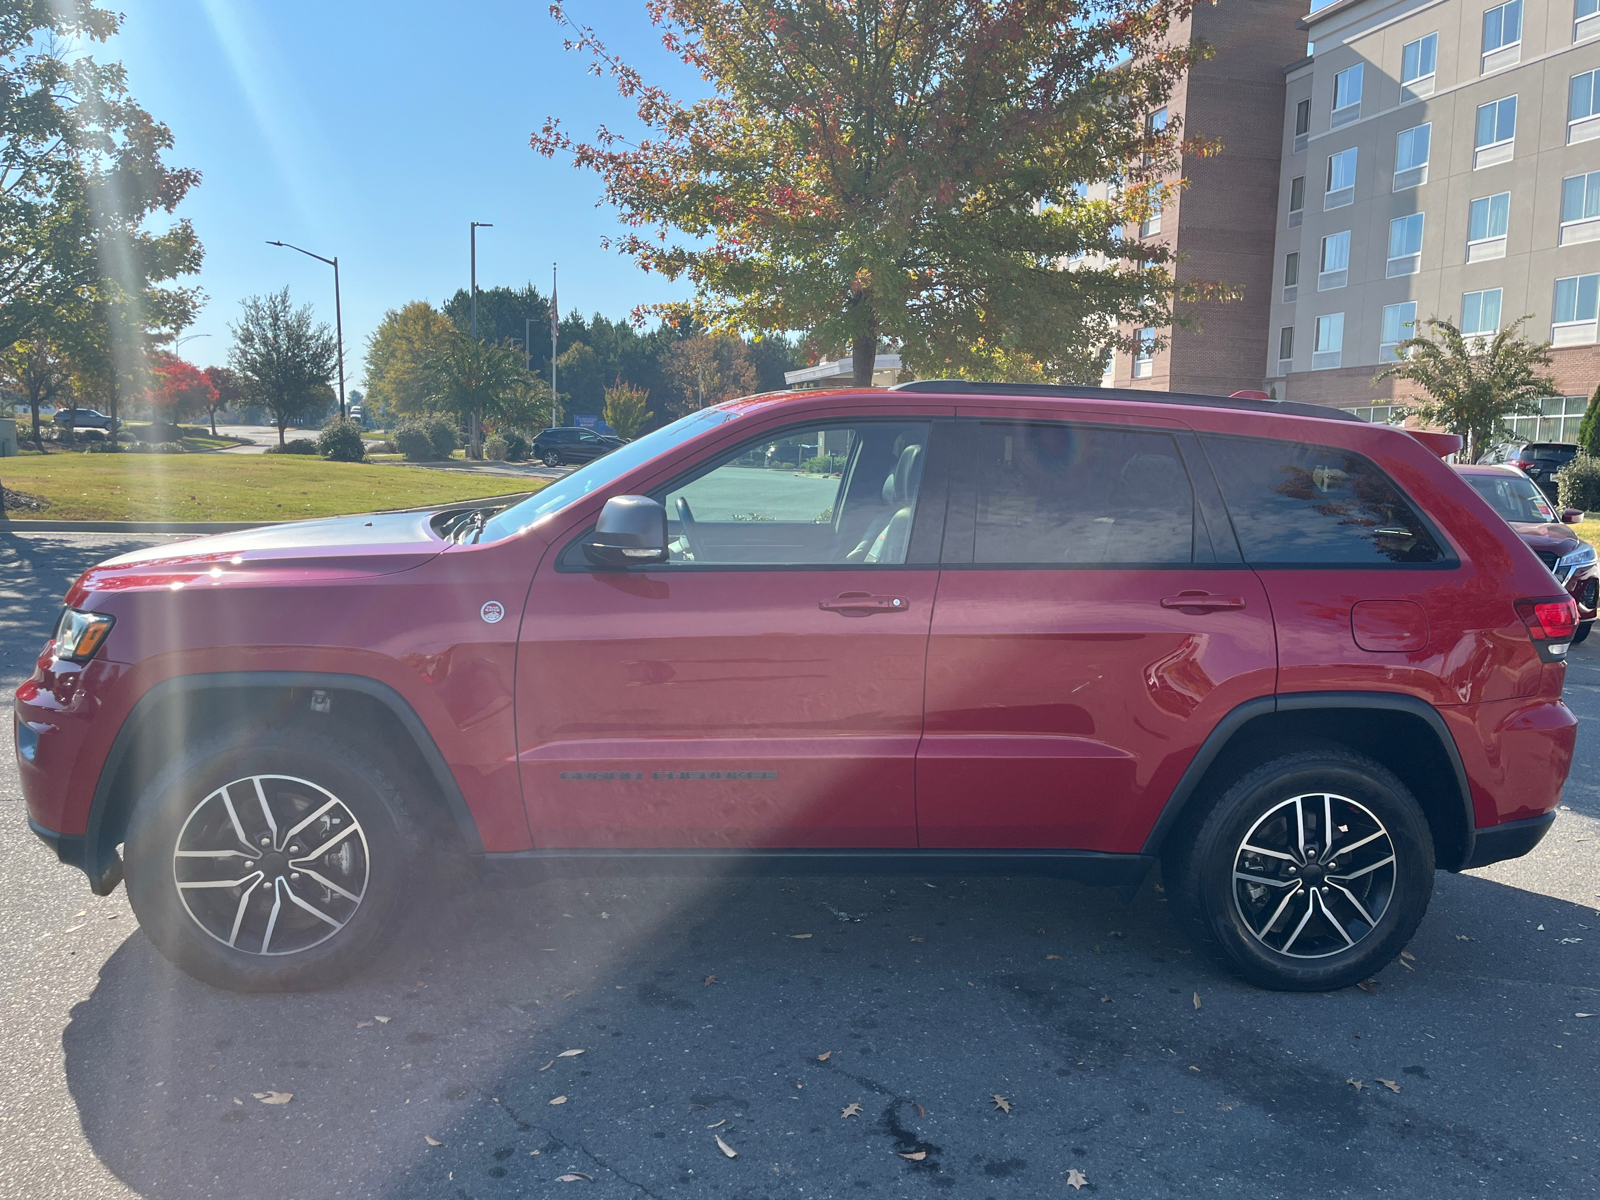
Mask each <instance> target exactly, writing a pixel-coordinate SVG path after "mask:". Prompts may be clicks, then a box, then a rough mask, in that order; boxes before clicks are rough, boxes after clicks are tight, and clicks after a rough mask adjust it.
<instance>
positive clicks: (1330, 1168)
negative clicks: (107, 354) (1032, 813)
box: [0, 534, 1600, 1200]
mask: <svg viewBox="0 0 1600 1200" xmlns="http://www.w3.org/2000/svg"><path fill="white" fill-rule="evenodd" d="M150 540H151V539H144V540H143V541H135V540H129V539H122V540H118V539H112V538H105V537H93V536H84V535H25V536H18V535H14V534H0V683H3V685H4V687H5V689H6V691H7V693H9V691H10V690H11V689H12V688H13V687H14V686H15V684H16V683H17V682H18V680H20V679H21V678H23V677H24V675H25V674H26V672H27V671H28V670H29V669H30V665H31V658H32V656H33V654H34V653H35V651H36V649H37V647H38V646H39V645H41V644H42V643H43V641H44V640H45V637H46V634H47V632H48V626H49V625H50V623H51V621H52V620H53V619H54V615H55V611H56V605H57V604H58V602H59V601H58V597H59V596H60V594H61V592H62V590H63V589H64V588H65V586H66V584H67V582H68V581H69V580H70V578H71V577H72V576H73V575H75V574H76V573H77V572H78V571H79V570H81V569H82V568H83V567H85V566H87V565H89V564H90V563H91V562H93V561H95V560H96V559H98V558H100V557H103V556H106V555H109V554H112V553H115V552H118V551H120V550H123V549H128V548H131V547H132V546H134V545H138V544H148V542H149V541H150ZM1595 643H1600V638H1597V639H1595V642H1592V643H1590V644H1588V645H1585V646H1582V647H1579V648H1577V649H1576V651H1575V652H1574V654H1573V666H1572V668H1571V671H1570V674H1569V696H1570V701H1571V703H1572V705H1573V707H1574V708H1575V709H1576V710H1577V711H1578V713H1579V714H1580V716H1581V717H1582V718H1583V721H1584V724H1583V728H1582V731H1581V733H1580V738H1579V748H1578V761H1577V765H1576V767H1575V769H1574V772H1573V779H1572V782H1571V783H1570V784H1569V785H1568V788H1567V792H1566V797H1565V805H1566V806H1567V807H1564V808H1563V810H1562V812H1561V814H1560V819H1559V820H1558V822H1557V824H1556V826H1555V829H1554V830H1553V832H1552V833H1551V834H1550V836H1549V837H1548V838H1547V839H1546V841H1545V843H1544V844H1543V845H1542V846H1541V847H1539V849H1538V850H1537V851H1535V853H1534V854H1533V855H1531V856H1530V857H1528V858H1526V859H1524V860H1521V861H1519V862H1514V863H1506V864H1500V865H1497V866H1495V867H1491V868H1488V869H1485V870H1480V871H1474V872H1472V873H1470V874H1466V875H1441V876H1439V879H1438V887H1437V892H1436V894H1435V898H1434V902H1433V907H1432V910H1431V912H1430V913H1429V916H1428V918H1427V920H1426V921H1425V922H1424V924H1423V926H1422V928H1421V930H1420V931H1419V933H1418V935H1417V938H1416V940H1415V941H1414V942H1413V944H1412V946H1411V951H1410V952H1411V953H1412V954H1413V955H1414V956H1415V960H1414V962H1412V963H1411V964H1410V965H1409V966H1402V965H1398V964H1397V965H1395V966H1392V967H1390V968H1389V969H1387V970H1385V971H1384V972H1383V973H1382V975H1380V976H1379V977H1378V981H1377V991H1376V994H1368V993H1367V992H1364V991H1360V990H1357V989H1350V990H1347V991H1343V992H1339V993H1337V994H1332V995H1321V994H1314V995H1281V994H1275V993H1270V992H1264V991H1258V990H1255V989H1253V988H1250V987H1247V986H1245V985H1243V984H1241V983H1239V982H1237V981H1236V980H1234V979H1233V978H1232V977H1231V976H1229V975H1228V974H1227V973H1226V972H1225V971H1223V970H1221V969H1220V968H1219V967H1217V966H1216V965H1214V964H1213V963H1212V962H1211V961H1210V960H1209V959H1207V958H1205V957H1203V956H1202V955H1201V954H1200V953H1198V952H1191V949H1190V947H1189V946H1188V945H1187V944H1186V943H1185V942H1184V941H1183V940H1181V938H1179V937H1178V936H1177V935H1176V934H1175V933H1174V932H1173V928H1172V926H1171V924H1170V923H1169V921H1168V919H1167V915H1166V913H1165V912H1164V909H1165V908H1166V897H1165V896H1164V895H1163V894H1162V893H1161V891H1160V890H1159V889H1158V887H1157V886H1156V882H1157V881H1154V880H1152V881H1151V882H1150V883H1147V884H1146V885H1145V886H1144V888H1143V889H1142V890H1141V891H1140V892H1139V894H1138V896H1137V897H1136V898H1135V899H1134V900H1133V902H1132V903H1131V904H1124V903H1123V902H1122V901H1121V900H1119V899H1118V898H1117V897H1116V896H1115V895H1114V894H1112V893H1110V892H1105V891H1098V890H1095V889H1092V888H1087V887H1079V886H1077V885H1073V884H1066V883H1055V882H1042V881H1037V880H1017V879H1013V880H1007V879H981V880H980V879H973V880H960V879H938V878H929V879H925V880H924V879H904V878H869V879H858V878H849V879H821V878H796V879H762V880H758V881H736V880H723V879H716V878H700V879H678V880H662V879H653V880H640V879H617V878H603V879H593V880H589V881H577V882H560V883H545V884H540V885H536V886H527V887H515V888H504V889H500V890H492V891H475V890H470V889H462V890H456V891H449V890H440V889H438V888H433V889H429V890H424V889H422V888H421V886H420V885H419V894H418V895H417V896H416V897H415V900H416V903H415V904H414V906H413V917H412V923H411V924H410V925H409V926H408V928H407V930H406V932H405V934H404V936H403V937H402V938H400V939H399V944H398V945H397V947H396V948H395V950H394V952H393V953H392V955H391V956H390V957H389V958H388V959H387V960H386V961H385V962H384V963H383V964H381V965H380V966H379V967H378V968H377V969H375V970H373V971H371V972H370V973H369V974H367V975H365V976H364V977H362V978H360V979H358V980H355V981H353V982H351V983H348V984H346V985H344V986H341V987H339V988H336V989H333V990H330V991H326V992H322V993H317V994H313V995H304V996H265V997H243V996H235V995H231V994H228V993H223V992H218V991H213V990H211V989H209V988H206V987H205V986H203V985H201V984H198V983H196V982H194V981H193V980H190V979H188V978H187V977H185V976H183V975H180V974H179V973H178V972H177V971H175V970H174V969H173V968H171V967H170V966H168V965H167V964H166V962H165V961H164V960H163V959H162V958H161V957H160V956H159V955H158V954H157V953H156V952H155V951H154V950H153V949H152V948H151V946H150V945H149V943H148V942H147V941H146V940H145V938H144V937H143V936H142V935H141V934H140V932H139V931H138V930H137V929H136V928H134V921H133V918H132V916H131V914H130V912H129V910H128V907H127V902H126V900H125V899H124V895H123V893H122V892H121V891H120V890H119V891H118V892H117V893H116V894H115V895H113V896H111V897H109V898H107V899H103V900H102V899H96V898H94V897H92V896H91V895H90V894H89V892H88V890H87V888H86V887H85V885H84V882H83V879H82V877H81V876H80V875H77V874H75V873H74V872H73V871H71V870H69V869H68V868H66V867H62V866H60V865H59V864H55V863H52V862H51V861H50V860H49V859H48V858H47V856H46V854H45V852H44V850H43V848H42V847H41V846H40V845H38V844H37V842H36V841H35V840H34V839H33V837H32V835H31V834H29V833H28V832H27V830H26V828H25V825H24V821H23V811H22V806H21V804H20V803H18V801H17V795H18V792H17V779H16V774H15V767H14V764H13V763H12V760H11V756H10V755H9V754H6V755H5V756H4V759H3V762H4V765H3V766H0V879H3V880H4V884H5V890H6V904H5V906H4V908H3V909H0V1021H3V1022H4V1027H5V1029H6V1043H5V1045H6V1054H5V1055H4V1056H0V1196H5V1197H26V1198H28V1200H44V1198H47V1197H63V1198H66V1197H70V1198H72V1200H99V1198H102V1197H106V1198H109V1197H129V1196H141V1197H150V1198H153V1200H176V1198H179V1197H212V1196H215V1197H243V1196H251V1197H272V1198H273V1200H323V1198H328V1200H332V1198H335V1197H337V1198H340V1200H348V1198H361V1197H381V1198H384V1200H402V1198H404V1200H410V1198H417V1200H423V1198H428V1200H434V1198H437V1200H490V1198H495V1197H511V1196H519V1197H520V1196H544V1195H561V1196H578V1197H582V1196H593V1197H599V1198H604V1200H610V1198H613V1197H615V1198H623V1197H627V1198H635V1200H636V1198H638V1197H669V1196H673V1197H677V1196H684V1197H688V1196H706V1197H713V1196H715V1197H740V1198H743V1197H751V1198H753V1197H797V1198H798V1197H810V1196H838V1197H844V1196H855V1195H862V1196H906V1197H923V1196H928V1197H934V1196H953V1197H963V1198H965V1197H973V1198H976V1200H983V1198H989V1197H993V1198H996V1200H999V1198H1002V1197H1008V1196H1009V1197H1018V1198H1022V1197H1028V1198H1030V1200H1031V1198H1032V1197H1044V1196H1064V1195H1068V1194H1077V1193H1069V1192H1068V1190H1067V1187H1066V1176H1065V1174H1064V1173H1065V1172H1066V1171H1067V1170H1068V1169H1069V1168H1075V1169H1077V1170H1079V1171H1081V1172H1083V1174H1084V1175H1086V1176H1087V1178H1088V1180H1089V1186H1088V1187H1086V1188H1085V1189H1084V1190H1083V1194H1085V1195H1098V1196H1102V1197H1141V1198H1142V1197H1150V1198H1161V1200H1165V1198H1167V1197H1174V1196H1180V1195H1181V1196H1185V1197H1188V1196H1204V1197H1211V1196H1215V1197H1226V1198H1228V1200H1237V1198H1238V1197H1244V1196H1248V1197H1251V1198H1252V1200H1257V1198H1270V1197H1285V1198H1296V1200H1298V1198H1302V1197H1308V1196H1359V1197H1369V1196H1379V1195H1395V1194H1403V1195H1405V1196H1407V1197H1408V1198H1411V1200H1418V1198H1423V1197H1444V1196H1455V1195H1460V1194H1468V1195H1486V1196H1517V1197H1526V1196H1536V1195H1552V1196H1563V1197H1566V1196H1592V1195H1595V1194H1597V1184H1596V1182H1595V1180H1596V1168H1597V1165H1600V1164H1597V1147H1596V1139H1597V1137H1600V1095H1597V1089H1596V1087H1595V1081H1596V1079H1600V1054H1597V1048H1600V1016H1596V1017H1593V1018H1583V1017H1576V1016H1574V1014H1575V1013H1580V1012H1581V1013H1600V971H1597V967H1600V914H1597V908H1596V906H1597V904H1600V897H1597V895H1596V893H1597V892H1600V786H1597V780H1600V774H1597V768H1600V737H1597V730H1600V644H1595ZM805 935H809V936H805ZM1058 956H1059V957H1058ZM1196 996H1198V997H1199V1001H1200V1006H1199V1007H1198V1008H1197V1007H1196V1003H1195V997H1196ZM384 1018H387V1019H386V1020H385V1019H384ZM568 1050H582V1051H583V1053H582V1054H581V1055H573V1056H569V1057H561V1055H562V1053H563V1052H564V1051H568ZM1349 1080H1356V1081H1359V1082H1360V1083H1361V1084H1362V1087H1361V1088H1360V1089H1359V1090H1358V1089H1357V1088H1356V1087H1354V1086H1353V1085H1352V1084H1351V1083H1349V1082H1347V1081H1349ZM1382 1080H1388V1081H1392V1082H1393V1083H1394V1085H1395V1087H1396V1088H1397V1089H1398V1091H1395V1090H1391V1088H1390V1087H1389V1086H1387V1084H1385V1083H1383V1082H1381V1081H1382ZM271 1091H277V1092H288V1093H293V1097H294V1098H293V1100H291V1101H290V1102H288V1103H287V1104H283V1105H280V1106H268V1105H264V1104H262V1103H260V1102H258V1101H257V1100H256V1099H255V1098H254V1095H253V1094H254V1093H257V1092H261V1093H267V1092H271ZM997 1095H998V1096H1003V1097H1005V1098H1006V1100H1007V1103H1008V1104H1009V1105H1010V1111H1009V1112H1006V1111H1002V1110H1001V1109H1000V1108H999V1107H997V1106H996V1103H995V1101H994V1097H995V1096H997ZM559 1097H565V1098H566V1099H565V1102H564V1103H556V1100H557V1099H558V1098H559ZM853 1104H859V1105H860V1106H861V1110H860V1115H858V1116H850V1117H842V1116H841V1115H840V1114H841V1112H843V1111H845V1110H846V1109H847V1106H850V1105H853ZM717 1138H721V1139H722V1141H723V1143H725V1144H726V1145H728V1146H729V1147H731V1148H732V1149H733V1150H734V1151H736V1152H737V1154H738V1157H737V1158H728V1157H725V1156H724V1154H723V1152H722V1151H721V1150H720V1149H719V1148H718V1144H717V1141H716V1139H717ZM429 1139H432V1141H430V1140H429ZM434 1143H438V1144H437V1145H436V1144H434ZM905 1155H921V1156H922V1157H920V1158H917V1159H909V1158H907V1157H904V1156H905ZM568 1174H572V1175H577V1176H580V1177H579V1178H578V1179H577V1180H576V1181H575V1182H572V1183H563V1182H558V1180H559V1178H560V1177H561V1176H563V1175H568ZM568 1188H570V1189H571V1190H570V1191H567V1190H563V1189H568Z"/></svg>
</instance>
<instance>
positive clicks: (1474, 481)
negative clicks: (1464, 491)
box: [1467, 475, 1556, 522]
mask: <svg viewBox="0 0 1600 1200" xmlns="http://www.w3.org/2000/svg"><path fill="white" fill-rule="evenodd" d="M1467 482H1468V483H1470V484H1471V485H1472V486H1473V487H1474V488H1475V489H1476V490H1477V493H1478V495H1480V496H1482V497H1483V498H1484V499H1485V500H1487V501H1488V502H1489V507H1490V508H1492V509H1494V510H1495V512H1497V513H1499V514H1500V515H1501V516H1502V517H1504V518H1505V519H1506V520H1508V521H1536V522H1544V521H1554V520H1555V519H1556V514H1555V512H1554V511H1553V510H1552V509H1551V507H1550V503H1549V501H1547V500H1546V499H1545V498H1544V496H1542V495H1541V494H1540V492H1539V489H1538V488H1537V487H1535V486H1534V483H1533V481H1532V480H1531V479H1526V478H1524V477H1523V476H1521V475H1469V476H1467Z"/></svg>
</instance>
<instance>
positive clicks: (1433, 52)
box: [1400, 33, 1439, 83]
mask: <svg viewBox="0 0 1600 1200" xmlns="http://www.w3.org/2000/svg"><path fill="white" fill-rule="evenodd" d="M1438 57H1439V35H1438V34H1437V33H1430V34H1428V36H1427V37H1420V38H1418V39H1417V40H1416V41H1414V42H1407V43H1406V44H1405V47H1404V48H1403V49H1402V50H1401V51H1400V82H1401V83H1415V82H1416V81H1417V80H1419V79H1426V78H1427V77H1428V76H1430V75H1432V74H1433V73H1434V67H1435V64H1436V62H1437V60H1438Z"/></svg>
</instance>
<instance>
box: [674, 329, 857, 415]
mask: <svg viewBox="0 0 1600 1200" xmlns="http://www.w3.org/2000/svg"><path fill="white" fill-rule="evenodd" d="M661 361H662V366H663V368H664V369H665V370H666V373H667V374H668V375H669V376H670V377H671V378H672V380H673V381H674V382H675V383H676V384H677V386H678V391H679V394H680V395H681V396H682V397H683V399H682V400H681V401H680V402H679V405H678V411H679V412H681V413H684V412H693V411H694V410H695V409H697V408H705V407H706V406H707V405H711V404H721V403H722V402H723V401H724V400H732V399H735V398H736V397H738V396H749V395H752V394H754V393H755V392H757V391H759V390H760V383H759V381H758V379H757V376H756V366H755V362H754V360H753V358H752V356H751V354H750V346H749V344H748V343H746V342H745V340H744V339H743V338H740V337H735V336H734V335H733V334H731V333H715V334H710V333H702V334H700V335H699V336H697V337H692V338H687V339H685V340H684V341H681V342H676V343H674V344H673V345H671V346H669V347H668V348H667V349H666V351H664V352H663V354H662V356H661ZM869 382H870V380H869Z"/></svg>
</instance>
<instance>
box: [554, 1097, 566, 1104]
mask: <svg viewBox="0 0 1600 1200" xmlns="http://www.w3.org/2000/svg"><path fill="white" fill-rule="evenodd" d="M566 1102H567V1098H566V1097H565V1096H557V1097H556V1098H555V1099H554V1100H552V1101H550V1103H551V1104H565V1103H566Z"/></svg>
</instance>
